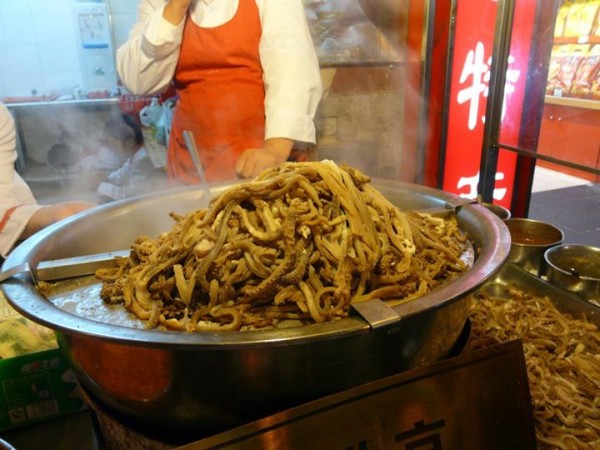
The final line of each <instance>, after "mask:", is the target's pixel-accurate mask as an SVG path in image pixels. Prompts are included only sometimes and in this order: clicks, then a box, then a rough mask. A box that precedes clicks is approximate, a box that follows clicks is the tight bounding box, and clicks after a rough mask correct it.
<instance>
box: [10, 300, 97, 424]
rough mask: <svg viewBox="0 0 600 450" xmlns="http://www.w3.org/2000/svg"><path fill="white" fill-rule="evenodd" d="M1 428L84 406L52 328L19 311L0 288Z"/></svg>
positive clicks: (83, 407)
mask: <svg viewBox="0 0 600 450" xmlns="http://www.w3.org/2000/svg"><path fill="white" fill-rule="evenodd" d="M0 358H1V359H0V431H6V430H10V429H13V428H17V427H21V426H24V425H29V424H33V423H37V422H41V421H45V420H49V419H53V418H57V417H61V416H65V415H67V414H72V413H75V412H78V411H82V410H84V409H86V408H87V404H86V402H85V400H84V396H83V392H82V390H81V387H80V385H79V383H78V382H77V379H76V377H75V374H74V372H73V370H72V369H71V368H70V366H69V363H68V361H67V360H66V359H65V358H64V357H63V356H62V354H61V353H60V351H59V349H58V346H57V344H56V338H55V336H54V332H52V331H51V330H48V329H47V328H44V327H42V326H40V325H38V324H36V323H33V322H31V321H30V320H28V319H26V318H25V317H22V316H20V315H19V314H18V313H17V312H16V311H14V310H13V309H12V308H11V307H10V306H9V305H8V303H7V302H6V299H5V298H4V297H3V295H2V294H1V293H0Z"/></svg>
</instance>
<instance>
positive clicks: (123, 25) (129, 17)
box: [112, 14, 136, 49]
mask: <svg viewBox="0 0 600 450" xmlns="http://www.w3.org/2000/svg"><path fill="white" fill-rule="evenodd" d="M135 22H136V16H135V14H113V15H112V27H113V39H114V40H115V49H117V48H119V47H120V46H121V45H123V44H124V43H125V41H126V40H127V38H128V37H129V32H130V31H131V29H132V28H133V25H134V24H135Z"/></svg>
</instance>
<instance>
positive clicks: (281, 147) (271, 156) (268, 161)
mask: <svg viewBox="0 0 600 450" xmlns="http://www.w3.org/2000/svg"><path fill="white" fill-rule="evenodd" d="M293 144H294V141H292V140H291V139H283V138H274V139H267V140H266V141H265V144H264V146H263V147H262V148H248V149H246V150H244V152H243V153H242V154H241V155H240V157H239V159H238V161H237V163H236V165H235V173H236V174H237V176H238V177H240V178H252V177H255V176H256V175H258V174H259V173H260V172H262V171H263V170H264V169H268V168H269V167H274V166H276V165H278V164H281V163H283V162H285V161H287V159H288V157H289V156H290V152H291V151H292V146H293Z"/></svg>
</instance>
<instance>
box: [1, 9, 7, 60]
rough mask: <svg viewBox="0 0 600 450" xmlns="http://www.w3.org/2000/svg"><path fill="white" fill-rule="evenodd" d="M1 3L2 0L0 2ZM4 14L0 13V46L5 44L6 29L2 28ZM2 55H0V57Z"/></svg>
mask: <svg viewBox="0 0 600 450" xmlns="http://www.w3.org/2000/svg"><path fill="white" fill-rule="evenodd" d="M0 3H2V0H0ZM4 20H5V19H4V14H2V13H1V12H0V46H2V45H4V44H5V43H6V27H5V26H4ZM1 54H2V53H0V55H1Z"/></svg>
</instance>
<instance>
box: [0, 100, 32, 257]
mask: <svg viewBox="0 0 600 450" xmlns="http://www.w3.org/2000/svg"><path fill="white" fill-rule="evenodd" d="M15 136H16V131H15V123H14V120H13V117H12V115H11V114H10V112H9V111H8V109H7V108H6V106H4V105H3V104H1V103H0V255H2V256H3V257H6V256H7V255H8V253H9V252H10V250H11V249H12V248H13V246H14V245H15V243H16V242H17V240H18V239H19V236H21V233H22V232H23V230H24V229H25V227H26V226H27V223H28V222H29V219H30V218H31V216H32V215H33V214H34V213H35V212H36V211H37V210H38V209H40V208H42V206H41V205H38V203H37V201H36V200H35V198H34V196H33V194H32V193H31V189H29V186H27V184H26V183H25V181H23V179H22V178H21V177H20V176H19V174H18V173H17V172H15V161H16V160H17V149H16V137H15Z"/></svg>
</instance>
